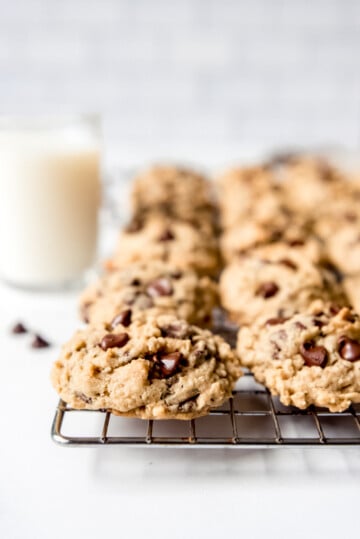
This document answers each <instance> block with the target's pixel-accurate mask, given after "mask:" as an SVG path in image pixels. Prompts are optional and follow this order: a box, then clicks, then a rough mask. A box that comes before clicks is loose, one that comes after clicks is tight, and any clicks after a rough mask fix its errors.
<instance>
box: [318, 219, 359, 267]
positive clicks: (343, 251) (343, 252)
mask: <svg viewBox="0 0 360 539" xmlns="http://www.w3.org/2000/svg"><path fill="white" fill-rule="evenodd" d="M326 248H327V252H328V255H329V257H330V259H331V261H332V262H333V263H334V264H335V266H337V267H338V268H339V269H340V271H342V272H343V273H344V274H356V273H360V223H357V224H354V223H350V224H348V225H343V226H340V227H339V228H338V230H336V231H335V232H334V233H333V234H332V235H331V236H330V237H329V238H328V239H327V241H326Z"/></svg>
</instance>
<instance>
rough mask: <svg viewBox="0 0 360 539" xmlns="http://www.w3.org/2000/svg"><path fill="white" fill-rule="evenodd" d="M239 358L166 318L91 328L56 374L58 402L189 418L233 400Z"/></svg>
mask: <svg viewBox="0 0 360 539" xmlns="http://www.w3.org/2000/svg"><path fill="white" fill-rule="evenodd" d="M239 376H241V369H240V367H239V360H238V358H237V356H236V354H235V353H234V352H233V351H232V350H231V348H230V346H229V345H228V344H227V343H226V342H225V341H224V340H223V339H222V338H221V337H219V336H216V335H213V334H212V333H210V332H209V331H207V330H202V329H199V328H197V327H196V326H192V325H190V324H188V323H187V322H185V321H184V320H179V319H177V318H176V317H173V316H169V315H165V316H162V317H161V316H160V317H158V318H153V317H151V318H148V319H147V320H146V321H140V320H135V321H134V322H133V323H132V324H130V326H128V327H124V326H123V325H121V324H119V325H118V326H116V327H115V328H113V329H111V330H110V331H109V330H107V329H105V328H103V327H99V326H96V327H94V326H92V327H91V326H87V328H86V329H84V330H82V331H78V332H77V333H76V334H75V335H74V336H73V338H72V339H70V341H69V342H68V343H67V344H65V345H64V347H63V349H62V352H61V355H60V357H59V359H58V360H57V361H56V363H55V364H54V366H53V369H52V375H51V378H52V383H53V386H54V387H55V389H56V391H57V392H58V393H59V395H60V397H61V398H62V399H63V400H64V401H65V402H67V403H68V404H69V405H70V406H72V407H73V408H76V409H83V408H86V409H89V410H99V409H106V410H110V411H112V412H113V413H115V414H118V415H125V416H131V417H140V418H143V419H191V418H194V417H199V416H202V415H205V414H207V413H208V412H209V410H210V409H211V408H213V407H217V406H220V405H221V404H222V403H223V402H224V401H225V400H226V399H227V398H228V397H230V395H231V392H232V389H233V387H234V384H235V381H236V380H237V378H238V377H239Z"/></svg>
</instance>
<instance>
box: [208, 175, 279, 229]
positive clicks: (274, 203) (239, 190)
mask: <svg viewBox="0 0 360 539" xmlns="http://www.w3.org/2000/svg"><path fill="white" fill-rule="evenodd" d="M216 185H217V195H218V201H219V208H220V221H221V225H222V227H223V228H224V229H227V228H231V227H233V226H236V225H238V224H239V223H244V222H246V221H248V220H251V221H253V222H256V223H271V222H274V220H278V219H279V216H281V215H282V214H283V204H282V197H281V193H280V192H279V189H280V188H279V186H276V185H274V184H273V177H272V175H271V174H270V173H269V172H268V171H267V170H265V169H264V168H262V167H247V168H235V169H232V170H230V171H228V172H226V173H225V174H223V175H222V176H221V177H220V178H218V180H217V182H216Z"/></svg>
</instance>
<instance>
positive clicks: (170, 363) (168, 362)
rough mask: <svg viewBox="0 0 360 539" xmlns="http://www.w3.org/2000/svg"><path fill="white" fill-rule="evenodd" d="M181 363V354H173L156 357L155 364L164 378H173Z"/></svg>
mask: <svg viewBox="0 0 360 539" xmlns="http://www.w3.org/2000/svg"><path fill="white" fill-rule="evenodd" d="M180 361H181V353H180V352H172V353H170V354H163V355H160V356H155V362H156V363H157V365H158V367H159V369H160V372H161V374H162V375H163V376H164V377H167V376H172V375H173V374H174V373H175V372H176V370H177V368H178V366H179V364H180Z"/></svg>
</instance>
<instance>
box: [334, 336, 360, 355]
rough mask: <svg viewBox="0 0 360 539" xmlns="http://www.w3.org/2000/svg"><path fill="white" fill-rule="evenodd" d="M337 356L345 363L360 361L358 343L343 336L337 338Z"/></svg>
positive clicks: (359, 344) (359, 346)
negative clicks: (345, 361) (344, 360)
mask: <svg viewBox="0 0 360 539" xmlns="http://www.w3.org/2000/svg"><path fill="white" fill-rule="evenodd" d="M338 344H339V348H338V349H339V354H340V356H341V357H342V358H343V359H346V360H347V361H358V360H359V359H360V342H358V341H355V340H354V339H349V337H346V336H345V335H344V336H342V337H340V338H339V341H338Z"/></svg>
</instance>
